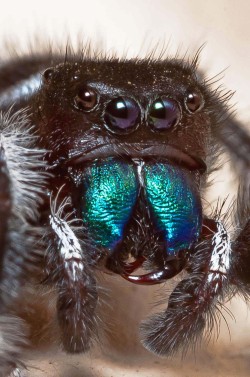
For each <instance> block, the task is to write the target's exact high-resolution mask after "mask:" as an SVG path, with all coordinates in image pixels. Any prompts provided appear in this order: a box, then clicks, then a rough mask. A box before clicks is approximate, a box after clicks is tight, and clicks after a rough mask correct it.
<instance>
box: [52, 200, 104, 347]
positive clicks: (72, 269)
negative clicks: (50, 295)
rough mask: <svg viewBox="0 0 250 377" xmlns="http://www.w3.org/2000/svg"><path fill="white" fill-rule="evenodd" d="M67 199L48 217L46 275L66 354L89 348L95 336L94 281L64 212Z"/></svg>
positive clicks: (86, 257) (87, 262)
mask: <svg viewBox="0 0 250 377" xmlns="http://www.w3.org/2000/svg"><path fill="white" fill-rule="evenodd" d="M67 204H68V202H67V200H66V201H64V204H62V205H61V207H59V209H58V210H57V211H56V210H55V209H53V208H52V211H51V215H50V229H51V232H50V235H49V239H50V246H49V249H48V252H47V261H48V266H49V267H48V271H47V273H48V276H49V277H50V275H52V279H53V281H54V282H55V283H56V286H57V289H58V301H57V313H58V321H59V325H60V328H61V334H62V342H63V345H64V348H65V350H66V351H67V352H70V353H78V352H85V351H87V350H88V349H89V347H90V345H91V341H92V340H93V337H94V336H95V330H96V317H95V310H96V305H97V299H98V296H97V289H96V281H95V278H94V275H93V271H92V268H91V266H90V265H91V262H90V258H89V256H88V254H87V251H89V250H87V251H86V248H87V247H88V245H86V244H84V243H81V242H80V240H79V238H78V237H77V234H76V233H77V231H76V229H74V226H73V225H72V223H71V222H70V221H67V215H66V216H65V217H63V214H62V213H63V210H64V208H65V206H66V205H67Z"/></svg>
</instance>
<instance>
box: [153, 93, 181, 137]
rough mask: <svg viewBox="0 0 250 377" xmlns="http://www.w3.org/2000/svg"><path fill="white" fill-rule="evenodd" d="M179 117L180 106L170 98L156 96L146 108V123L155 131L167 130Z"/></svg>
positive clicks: (174, 124) (175, 123)
mask: <svg viewBox="0 0 250 377" xmlns="http://www.w3.org/2000/svg"><path fill="white" fill-rule="evenodd" d="M180 118H181V110H180V107H179V105H178V103H177V102H176V101H175V100H173V99H172V98H167V97H161V98H157V99H156V100H155V101H154V102H153V103H152V104H151V105H150V107H149V110H148V125H149V126H150V127H151V128H153V129H154V130H157V131H164V130H168V129H170V128H172V127H174V126H176V125H177V123H178V122H179V120H180Z"/></svg>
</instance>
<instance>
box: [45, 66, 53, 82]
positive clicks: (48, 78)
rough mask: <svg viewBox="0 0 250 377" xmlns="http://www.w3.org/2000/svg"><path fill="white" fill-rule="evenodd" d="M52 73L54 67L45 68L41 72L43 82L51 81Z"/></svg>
mask: <svg viewBox="0 0 250 377" xmlns="http://www.w3.org/2000/svg"><path fill="white" fill-rule="evenodd" d="M53 73H54V69H53V68H47V69H46V70H45V71H44V72H43V81H44V82H45V83H48V82H50V81H51V79H52V77H53Z"/></svg>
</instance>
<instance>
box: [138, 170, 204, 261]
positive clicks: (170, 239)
mask: <svg viewBox="0 0 250 377" xmlns="http://www.w3.org/2000/svg"><path fill="white" fill-rule="evenodd" d="M188 178H189V177H188V176H187V174H186V173H185V172H184V171H183V170H181V169H179V168H177V167H175V166H171V165H167V164H164V163H157V164H154V165H148V166H145V169H144V179H145V190H146V197H147V199H148V202H149V204H150V207H151V209H152V212H153V215H154V219H155V223H156V226H157V228H158V229H159V230H161V231H162V232H163V233H164V237H165V240H166V242H167V251H168V254H172V255H174V254H175V253H176V252H178V251H179V250H181V249H188V248H190V246H191V245H192V244H193V243H194V242H195V241H196V240H197V238H198V236H199V234H200V229H201V222H202V210H201V203H200V199H199V196H198V195H197V193H196V189H195V187H194V185H193V184H192V183H191V182H189V179H188Z"/></svg>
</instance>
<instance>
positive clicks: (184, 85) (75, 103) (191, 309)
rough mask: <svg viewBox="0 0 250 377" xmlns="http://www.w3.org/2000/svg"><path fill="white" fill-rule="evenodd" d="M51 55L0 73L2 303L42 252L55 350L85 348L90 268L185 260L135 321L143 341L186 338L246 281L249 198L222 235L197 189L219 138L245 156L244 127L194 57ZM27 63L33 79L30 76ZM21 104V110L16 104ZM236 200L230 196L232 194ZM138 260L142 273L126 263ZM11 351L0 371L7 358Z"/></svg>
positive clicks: (160, 350) (90, 328) (159, 268)
mask: <svg viewBox="0 0 250 377" xmlns="http://www.w3.org/2000/svg"><path fill="white" fill-rule="evenodd" d="M53 60H54V62H55V63H54V64H53ZM61 61H63V59H61V58H60V57H58V56H55V57H54V58H53V59H52V57H50V56H44V57H43V58H38V57H36V58H35V57H32V58H31V60H30V62H29V63H30V64H29V65H26V64H27V59H24V60H23V61H20V60H18V61H17V62H10V67H11V70H12V71H13V76H14V77H16V84H15V85H14V86H13V83H12V82H11V81H10V82H11V83H10V84H9V85H7V84H6V80H5V81H4V84H3V86H2V87H1V86H0V104H1V106H2V109H3V110H6V107H7V106H8V105H10V104H11V103H12V101H14V100H15V107H12V108H11V110H10V111H9V113H7V115H5V116H4V115H3V116H2V118H1V119H0V120H1V124H0V125H1V129H0V130H1V139H0V143H1V148H0V189H1V195H0V211H2V212H1V213H2V214H3V216H0V226H1V227H0V229H1V234H0V236H1V246H0V247H1V256H2V260H1V266H2V267H1V269H2V275H1V276H2V277H1V280H0V282H1V292H2V294H1V295H0V300H1V303H2V307H3V308H4V310H5V311H6V312H7V313H9V312H8V310H9V309H8V308H9V303H13V302H15V297H16V295H17V293H18V291H19V289H20V287H21V286H23V283H24V281H25V279H26V278H27V267H28V270H29V271H30V270H32V269H34V268H35V265H39V266H40V265H43V266H44V267H43V268H42V271H41V273H42V275H43V279H42V280H43V282H44V283H45V284H50V285H53V286H55V287H56V290H57V291H58V301H57V314H58V323H59V326H60V329H61V341H62V343H63V346H64V349H65V350H66V351H68V352H73V353H75V352H85V351H87V350H88V349H89V347H90V346H91V342H92V340H93V339H94V338H95V334H96V332H97V328H96V327H97V325H96V324H97V320H96V318H95V312H96V306H97V302H98V288H97V284H96V278H95V273H94V272H95V268H98V269H99V270H100V269H101V270H102V271H104V272H107V269H108V270H109V273H110V271H112V272H113V273H116V274H119V275H120V276H122V277H123V278H125V279H126V280H128V281H129V282H132V283H137V284H143V285H147V284H156V283H161V282H164V281H166V280H167V279H170V278H172V277H173V276H175V275H177V274H178V273H179V272H180V271H181V270H183V269H185V271H186V273H187V276H186V277H185V278H184V279H183V280H182V281H181V282H180V283H179V284H178V285H177V287H176V288H175V290H174V291H173V293H172V294H171V296H170V298H169V302H168V307H167V309H166V310H165V312H163V313H160V314H158V315H156V316H155V317H153V318H152V319H150V320H148V321H145V322H143V324H142V326H141V338H142V342H143V344H144V345H145V347H146V348H148V349H149V350H150V351H152V352H154V353H156V354H160V355H171V354H173V353H175V352H176V351H178V350H179V349H183V350H184V351H185V350H186V349H187V348H188V346H189V345H190V344H195V343H196V341H197V340H198V338H199V337H200V336H202V335H203V334H204V332H205V318H206V317H208V324H209V326H210V327H209V332H210V331H211V326H212V325H213V323H214V318H213V315H214V314H213V313H214V312H215V310H216V303H217V302H220V301H222V300H223V299H224V298H225V297H226V296H227V295H232V294H234V293H235V292H236V290H242V291H243V292H244V294H245V295H247V294H248V292H249V285H250V278H249V280H248V278H247V276H250V271H249V269H248V267H246V266H249V232H250V231H249V220H248V211H247V210H244V211H243V213H244V214H247V215H246V216H243V217H242V219H241V220H240V221H239V223H240V226H237V229H240V231H239V233H238V234H236V236H235V238H234V240H233V241H231V240H230V237H229V235H228V232H227V230H226V228H225V226H224V225H223V221H222V219H221V218H220V217H222V216H221V210H219V209H218V210H217V212H216V213H215V214H212V215H211V216H210V217H208V216H207V214H205V211H204V209H203V202H202V196H203V192H204V189H205V188H206V182H207V178H208V175H209V173H210V172H211V171H212V170H213V169H214V164H215V161H216V158H217V157H218V151H220V143H221V142H222V143H223V144H224V145H225V146H226V147H227V148H228V149H229V151H230V152H231V154H232V156H234V157H235V159H236V158H237V159H238V160H240V161H241V164H243V165H244V166H245V167H247V168H248V167H249V166H250V163H249V156H250V153H245V152H244V151H247V152H249V151H250V141H249V136H248V135H247V134H246V133H245V132H244V131H243V129H241V127H240V126H239V124H238V123H236V122H235V121H234V120H233V119H232V118H231V116H230V114H229V113H228V109H227V107H226V104H225V101H226V99H227V95H225V96H224V97H223V96H222V97H221V96H220V92H219V91H216V90H215V91H211V89H210V87H209V85H208V82H207V81H205V80H204V79H203V78H202V75H201V74H200V73H199V72H198V71H197V67H196V65H197V59H194V62H193V63H187V62H186V63H185V62H184V61H183V60H173V59H170V60H164V61H153V60H128V61H127V60H124V61H119V60H115V59H111V60H109V59H103V60H98V59H97V60H95V59H93V60H91V59H88V58H86V59H85V58H79V59H78V58H76V57H70V58H68V61H66V62H64V63H60V62H61ZM8 64H9V63H7V65H8ZM20 64H21V65H22V66H23V70H20V66H19V65H20ZM25 67H27V71H25V69H26V68H25ZM48 67H50V68H48ZM23 71H25V72H26V77H23V76H22V77H19V76H18V75H19V73H18V72H21V74H22V75H23ZM4 72H5V69H4V68H3V69H2V71H1V69H0V79H1V75H2V76H4ZM39 72H43V75H42V82H41V84H40V86H39V88H37V90H33V89H30V88H32V84H31V83H32V82H33V81H32V80H34V77H35V78H37V77H40V76H39ZM0 82H1V80H0ZM26 106H28V110H27V111H28V116H27V114H26V113H23V112H18V111H17V110H22V108H23V107H26ZM14 111H17V113H14V114H13V112H14ZM11 114H12V115H11ZM30 125H33V127H34V131H35V134H36V137H32V136H31V134H30V132H31V131H30ZM225 129H228V130H229V131H230V132H225ZM232 131H233V132H232ZM241 145H243V146H244V149H243V151H242V149H241ZM48 173H49V174H48ZM30 183H31V184H30ZM243 186H244V185H243ZM248 199H249V198H248V196H246V194H245V193H243V194H242V195H240V197H239V200H238V203H239V205H238V207H239V208H240V209H242V203H243V201H244V202H245V201H246V200H248ZM240 209H238V215H239V211H240ZM41 229H43V235H41ZM41 240H42V241H41ZM34 245H39V246H36V247H39V253H38V259H39V263H34V262H35V261H36V260H37V259H36V258H37V255H36V257H34V255H33V254H32V252H31V250H33V249H34ZM235 251H237V253H235ZM131 260H132V261H131ZM41 262H42V263H41ZM139 267H142V269H144V272H145V273H143V274H142V275H135V274H134V271H136V270H137V269H138V268H139ZM39 276H40V275H39ZM125 284H127V283H125ZM232 287H233V288H232ZM9 292H11V295H10V297H9V295H8V293H9ZM12 292H13V293H12ZM10 314H11V313H10ZM180 324H181V326H180ZM18 326H19V323H17V327H18ZM14 328H15V326H12V324H11V327H10V329H14ZM6 331H7V330H6ZM8 331H9V329H8ZM11 331H12V330H10V334H9V333H8V334H7V335H6V336H7V337H10V339H12V340H13V342H14V343H15V342H16V338H15V337H13V334H12V333H11ZM15 331H16V330H15ZM20 332H21V333H22V334H24V330H20ZM4 336H5V334H4ZM23 337H24V335H23ZM187 339H189V342H187ZM17 343H18V344H20V340H19V339H18V341H17ZM14 345H15V344H14ZM14 345H13V347H14ZM15 352H16V353H15V354H14V355H16V356H13V352H12V353H11V352H10V353H8V352H7V354H6V355H7V356H6V357H5V361H4V363H5V364H4V368H5V369H3V370H4V371H5V370H7V369H6V368H9V367H10V365H13V363H16V364H18V355H19V353H20V351H19V350H17V351H15ZM6 360H7V361H6ZM0 361H1V360H0ZM0 372H1V367H0Z"/></svg>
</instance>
